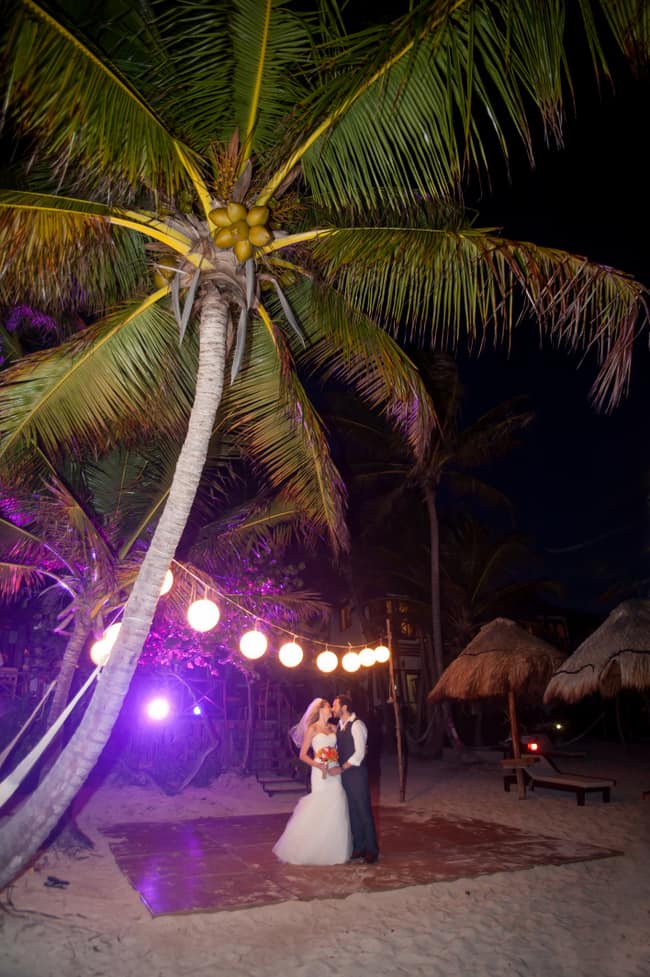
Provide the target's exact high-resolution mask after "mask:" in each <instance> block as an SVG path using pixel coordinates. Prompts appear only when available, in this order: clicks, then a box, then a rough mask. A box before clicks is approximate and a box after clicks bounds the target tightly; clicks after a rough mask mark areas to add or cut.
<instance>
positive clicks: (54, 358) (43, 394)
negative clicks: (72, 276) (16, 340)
mask: <svg viewBox="0 0 650 977" xmlns="http://www.w3.org/2000/svg"><path fill="white" fill-rule="evenodd" d="M164 293H165V290H164V289H163V290H161V292H160V293H155V294H154V295H153V296H152V297H150V298H149V299H147V300H145V301H144V302H142V301H134V302H131V303H129V304H127V305H125V306H123V307H121V308H119V309H117V310H116V311H115V312H113V313H111V314H110V315H108V316H107V317H106V318H105V319H103V320H101V321H100V322H98V323H95V324H94V325H92V326H90V327H88V329H86V330H84V331H83V332H82V333H80V334H79V335H77V336H75V337H74V338H73V339H71V340H69V341H68V342H66V343H65V344H64V345H63V346H62V347H58V348H56V349H53V350H45V351H41V352H37V353H34V354H32V355H30V356H27V357H25V358H23V359H22V360H20V361H19V362H18V363H16V364H15V365H14V366H12V367H11V368H9V369H8V370H6V371H5V373H4V374H3V383H2V385H1V387H0V437H1V438H2V441H1V443H0V457H6V456H10V455H11V454H12V453H14V452H15V451H17V450H18V449H19V448H20V447H21V446H23V447H24V446H28V445H30V444H33V443H34V442H35V441H36V440H37V439H38V440H39V442H40V443H41V444H42V445H43V447H44V450H45V451H46V453H47V454H50V455H53V456H55V455H56V454H57V453H59V452H61V450H62V448H63V447H64V446H69V445H70V444H71V443H75V444H76V446H77V450H79V449H81V447H83V446H85V447H89V446H90V447H92V448H93V449H94V450H99V449H100V448H101V447H102V446H103V447H104V448H110V447H111V446H112V445H113V444H114V443H115V441H116V440H119V438H122V439H123V440H124V442H125V443H129V442H130V441H132V440H133V438H134V437H139V436H142V435H144V436H147V435H149V436H151V435H153V434H155V433H160V432H161V431H162V432H165V431H166V432H168V433H172V432H175V433H177V432H178V431H179V430H182V429H184V426H185V423H186V420H187V417H188V414H189V410H190V405H191V401H192V392H193V384H194V376H193V370H192V367H193V365H194V363H195V353H196V350H195V348H193V345H192V343H185V344H184V345H183V347H181V348H179V347H178V343H177V336H176V325H175V322H174V319H173V316H172V315H171V314H170V312H169V311H168V310H167V309H165V308H163V307H162V306H161V305H160V304H158V303H156V301H155V300H156V298H160V297H161V294H164ZM170 378H173V382H170ZM82 406H83V410H81V407H82ZM161 407H164V410H161Z"/></svg>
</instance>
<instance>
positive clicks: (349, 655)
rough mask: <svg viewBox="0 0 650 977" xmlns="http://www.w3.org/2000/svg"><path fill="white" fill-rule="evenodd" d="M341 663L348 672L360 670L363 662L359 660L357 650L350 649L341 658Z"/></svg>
mask: <svg viewBox="0 0 650 977" xmlns="http://www.w3.org/2000/svg"><path fill="white" fill-rule="evenodd" d="M341 665H343V668H344V669H345V670H346V672H358V671H359V668H360V667H361V662H360V661H359V656H358V655H357V653H356V651H348V652H346V654H345V655H343V658H342V659H341Z"/></svg>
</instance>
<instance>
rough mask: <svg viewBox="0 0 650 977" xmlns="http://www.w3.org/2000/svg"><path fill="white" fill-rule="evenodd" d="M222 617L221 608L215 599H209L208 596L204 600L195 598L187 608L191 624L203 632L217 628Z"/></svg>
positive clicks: (188, 620) (196, 629)
mask: <svg viewBox="0 0 650 977" xmlns="http://www.w3.org/2000/svg"><path fill="white" fill-rule="evenodd" d="M220 617H221V614H220V611H219V608H218V607H217V605H216V604H215V602H214V601H213V600H209V599H208V598H207V597H204V598H203V599H202V600H195V601H194V603H193V604H190V606H189V607H188V609H187V622H188V624H189V626H190V627H191V628H193V629H194V630H195V631H200V632H202V633H205V632H206V631H212V628H216V626H217V624H218V623H219V618H220Z"/></svg>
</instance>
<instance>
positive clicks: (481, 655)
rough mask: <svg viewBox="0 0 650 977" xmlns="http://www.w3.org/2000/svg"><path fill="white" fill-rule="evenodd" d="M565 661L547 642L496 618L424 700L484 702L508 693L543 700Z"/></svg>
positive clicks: (441, 677) (505, 620)
mask: <svg viewBox="0 0 650 977" xmlns="http://www.w3.org/2000/svg"><path fill="white" fill-rule="evenodd" d="M563 659H564V655H563V654H562V652H561V651H559V650H558V649H557V648H554V647H553V645H551V644H549V643H548V642H547V641H544V640H543V639H542V638H538V637H537V636H536V635H534V634H529V632H528V631H525V630H524V629H523V628H522V627H520V626H519V625H518V624H515V622H514V621H510V620H508V618H505V617H498V618H496V619H495V620H494V621H490V623H489V624H485V625H483V627H482V628H481V630H480V631H479V633H478V634H477V635H476V637H475V638H473V639H472V641H470V643H469V644H468V645H467V647H466V648H465V649H464V650H463V651H462V652H461V653H460V655H459V656H458V658H456V659H455V660H454V661H453V662H452V663H451V664H450V665H449V666H448V667H447V668H446V669H445V671H444V672H443V673H442V675H441V676H440V679H439V680H438V682H437V684H436V686H435V687H434V688H433V689H432V690H431V691H430V692H429V694H428V696H427V699H428V701H429V702H438V701H439V700H440V699H483V698H487V697H489V696H503V695H507V694H508V692H511V691H512V692H514V693H515V694H517V695H520V694H521V693H525V694H526V695H528V696H530V697H539V698H541V696H542V694H543V692H544V689H545V687H546V684H547V682H548V680H549V678H550V676H551V675H552V673H553V671H554V669H556V668H558V666H559V665H560V664H561V662H562V661H563Z"/></svg>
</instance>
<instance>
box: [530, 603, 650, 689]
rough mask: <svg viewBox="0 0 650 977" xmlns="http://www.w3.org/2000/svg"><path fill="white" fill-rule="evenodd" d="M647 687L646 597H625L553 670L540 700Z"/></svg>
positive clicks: (649, 635)
mask: <svg viewBox="0 0 650 977" xmlns="http://www.w3.org/2000/svg"><path fill="white" fill-rule="evenodd" d="M622 688H624V689H625V688H627V689H648V688H650V600H625V601H623V603H622V604H619V605H618V607H616V608H614V610H613V611H612V612H611V614H610V615H609V617H608V618H607V620H606V621H604V622H603V624H601V625H600V627H599V628H597V630H596V631H594V633H593V634H591V635H589V637H588V638H587V639H586V640H585V641H583V642H582V644H581V645H580V646H579V647H578V648H576V650H575V651H574V652H573V654H572V655H570V656H569V657H568V658H567V660H566V661H565V662H564V664H563V665H562V666H561V667H560V668H559V669H558V670H557V672H556V673H555V675H553V677H552V678H551V681H550V682H549V684H548V688H547V689H546V693H545V695H544V701H545V702H550V701H551V700H552V699H564V700H565V702H576V701H577V700H578V699H582V698H584V696H586V695H591V694H592V693H593V692H600V694H601V695H603V696H606V697H607V696H613V695H616V693H617V692H618V691H619V690H620V689H622Z"/></svg>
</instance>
